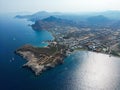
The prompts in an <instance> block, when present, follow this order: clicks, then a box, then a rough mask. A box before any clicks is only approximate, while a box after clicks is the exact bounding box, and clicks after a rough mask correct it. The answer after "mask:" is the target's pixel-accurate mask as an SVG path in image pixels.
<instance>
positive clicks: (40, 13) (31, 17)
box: [16, 11, 61, 21]
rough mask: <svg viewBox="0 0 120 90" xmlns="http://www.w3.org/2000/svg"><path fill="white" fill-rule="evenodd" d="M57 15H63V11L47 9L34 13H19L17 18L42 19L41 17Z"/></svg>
mask: <svg viewBox="0 0 120 90" xmlns="http://www.w3.org/2000/svg"><path fill="white" fill-rule="evenodd" d="M57 15H61V13H59V12H52V13H49V12H46V11H40V12H37V13H35V14H32V15H17V16H16V18H20V19H27V20H30V21H37V20H41V19H44V18H47V17H50V16H57Z"/></svg>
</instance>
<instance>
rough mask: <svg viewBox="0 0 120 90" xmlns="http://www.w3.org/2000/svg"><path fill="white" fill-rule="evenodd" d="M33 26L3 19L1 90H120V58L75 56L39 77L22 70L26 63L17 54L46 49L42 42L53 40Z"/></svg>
mask: <svg viewBox="0 0 120 90" xmlns="http://www.w3.org/2000/svg"><path fill="white" fill-rule="evenodd" d="M31 23H32V22H28V21H26V20H20V19H15V18H13V16H0V90H120V69H119V68H120V58H117V57H109V56H108V55H105V54H99V53H93V52H87V51H79V52H75V53H73V54H72V55H70V56H69V57H67V58H66V59H65V63H64V64H63V65H59V66H57V67H56V68H54V69H51V70H48V71H46V72H44V73H43V74H42V75H40V76H37V77H36V76H34V74H33V73H32V72H31V71H30V70H28V69H25V68H22V67H21V66H22V65H23V64H24V63H25V62H26V61H25V60H24V59H22V58H21V57H20V56H18V55H16V54H14V51H15V50H16V49H17V48H19V47H21V46H22V45H24V44H32V45H35V46H44V45H45V44H41V42H42V41H44V40H51V39H53V37H52V35H51V34H50V33H49V32H47V31H45V30H43V31H41V32H35V31H34V30H32V28H31V27H29V26H28V24H31ZM13 57H14V58H15V60H12V58H13Z"/></svg>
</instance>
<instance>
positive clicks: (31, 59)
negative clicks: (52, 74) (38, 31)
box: [16, 45, 65, 75]
mask: <svg viewBox="0 0 120 90" xmlns="http://www.w3.org/2000/svg"><path fill="white" fill-rule="evenodd" d="M63 47H64V46H59V45H58V46H57V47H55V46H48V47H43V48H39V47H34V46H32V45H25V46H23V47H21V48H19V49H18V50H16V54H19V55H20V56H22V57H23V58H25V59H26V60H27V63H26V64H24V65H23V67H28V68H30V69H31V70H32V71H34V72H35V75H39V74H41V73H42V72H43V71H45V70H47V69H50V68H54V67H55V66H56V65H59V64H62V63H63V62H64V61H63V60H64V57H65V49H63Z"/></svg>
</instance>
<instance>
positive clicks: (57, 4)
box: [0, 0, 120, 12]
mask: <svg viewBox="0 0 120 90" xmlns="http://www.w3.org/2000/svg"><path fill="white" fill-rule="evenodd" d="M43 10H45V11H51V12H53V11H60V12H86V11H106V10H120V0H0V12H22V11H29V12H37V11H43Z"/></svg>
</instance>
